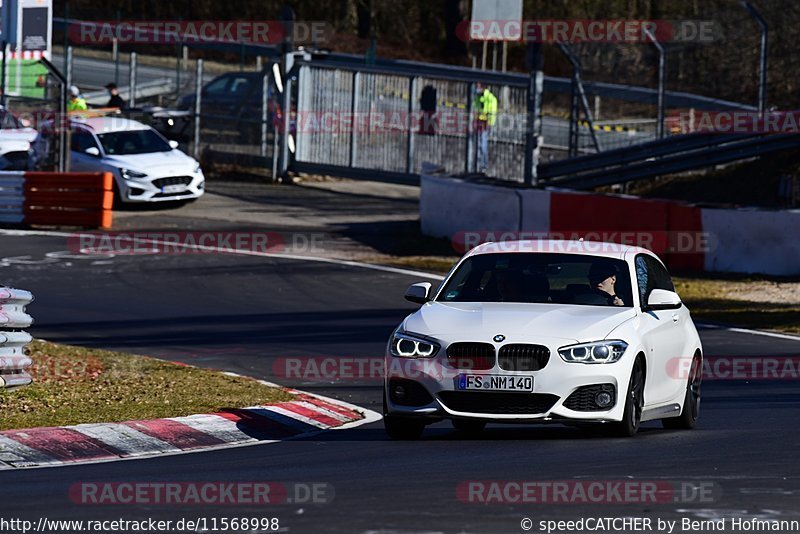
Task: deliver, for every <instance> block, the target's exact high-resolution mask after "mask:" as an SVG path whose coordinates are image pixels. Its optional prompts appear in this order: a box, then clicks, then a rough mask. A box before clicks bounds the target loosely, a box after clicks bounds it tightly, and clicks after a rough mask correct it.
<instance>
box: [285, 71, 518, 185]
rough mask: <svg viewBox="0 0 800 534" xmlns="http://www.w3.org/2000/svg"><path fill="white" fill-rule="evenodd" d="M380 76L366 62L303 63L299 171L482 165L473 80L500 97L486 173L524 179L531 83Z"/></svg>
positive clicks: (412, 171)
mask: <svg viewBox="0 0 800 534" xmlns="http://www.w3.org/2000/svg"><path fill="white" fill-rule="evenodd" d="M487 78H488V79H481V78H475V77H472V79H471V80H470V79H466V80H465V79H453V78H448V77H444V76H440V77H436V76H420V75H414V74H409V73H403V72H397V73H383V72H380V71H378V70H375V69H370V68H367V67H366V66H365V65H363V64H362V65H358V64H349V65H343V64H341V63H338V64H324V63H320V62H316V61H314V60H313V59H307V60H303V61H301V62H300V66H299V69H298V73H297V89H296V122H295V132H296V150H295V153H294V163H295V164H296V166H297V167H298V168H301V169H306V170H313V169H315V168H316V169H318V170H320V171H325V170H326V169H328V170H330V169H332V168H336V167H338V168H340V169H343V170H347V171H350V172H361V173H364V174H369V173H370V172H374V171H381V172H387V173H395V174H406V175H416V174H418V173H419V171H420V169H421V168H422V164H423V163H424V162H430V163H434V164H436V165H438V166H441V167H443V168H445V169H446V170H447V171H448V172H451V173H454V174H462V173H473V172H476V171H477V170H479V169H480V168H481V162H480V161H479V157H480V149H479V138H478V135H479V133H478V131H477V129H476V111H475V110H476V107H475V104H474V102H475V99H476V96H477V94H476V90H475V88H476V83H477V82H482V83H483V84H484V85H485V87H487V88H488V89H489V90H490V91H491V92H492V93H493V94H495V95H496V96H497V98H498V113H497V119H496V122H495V124H494V126H493V127H491V128H490V129H489V134H488V150H487V156H488V165H487V167H486V170H485V172H486V174H487V175H490V176H493V177H496V178H498V179H501V180H508V181H514V182H521V181H522V180H523V174H524V172H523V171H524V147H525V132H526V124H527V122H526V121H527V113H526V109H527V108H526V106H527V86H525V85H524V84H523V83H519V82H518V83H514V84H512V83H498V82H497V81H496V80H495V79H493V78H491V77H487Z"/></svg>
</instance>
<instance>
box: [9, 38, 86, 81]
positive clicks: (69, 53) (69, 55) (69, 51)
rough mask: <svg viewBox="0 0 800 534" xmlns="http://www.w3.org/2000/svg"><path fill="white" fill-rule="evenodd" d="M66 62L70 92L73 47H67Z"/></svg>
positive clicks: (66, 74)
mask: <svg viewBox="0 0 800 534" xmlns="http://www.w3.org/2000/svg"><path fill="white" fill-rule="evenodd" d="M64 61H65V62H66V67H67V70H66V72H65V73H64V75H65V76H66V78H67V90H69V88H70V87H72V47H71V46H68V47H67V56H66V58H65V59H64ZM17 70H19V69H17ZM3 89H5V88H3Z"/></svg>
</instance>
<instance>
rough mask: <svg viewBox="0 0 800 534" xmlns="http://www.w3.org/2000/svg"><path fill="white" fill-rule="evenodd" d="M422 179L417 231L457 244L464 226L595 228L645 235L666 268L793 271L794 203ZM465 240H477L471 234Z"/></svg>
mask: <svg viewBox="0 0 800 534" xmlns="http://www.w3.org/2000/svg"><path fill="white" fill-rule="evenodd" d="M421 186H422V189H421V191H420V223H421V226H422V231H423V233H424V234H426V235H430V236H433V237H445V238H449V239H453V240H454V245H455V246H456V248H459V247H460V246H461V245H463V243H462V241H463V240H464V238H465V237H464V236H465V233H474V234H475V235H477V234H483V235H484V236H486V234H488V233H491V234H493V237H495V238H497V239H512V238H513V237H514V232H519V233H520V235H521V236H522V237H523V238H524V237H525V235H526V234H535V235H555V236H567V237H569V238H575V237H585V238H586V239H596V238H594V237H593V236H592V234H594V235H598V234H600V235H603V236H606V238H607V239H609V240H613V241H618V242H619V240H621V241H622V242H625V243H628V242H630V239H631V236H632V235H634V234H636V235H638V236H639V237H646V238H648V239H649V240H650V241H649V243H648V244H647V248H650V249H651V250H653V251H654V252H656V253H657V254H659V256H661V258H662V259H664V261H665V262H666V263H667V265H668V266H669V267H670V269H673V270H685V271H718V272H732V273H759V274H768V275H780V276H792V275H798V274H800V234H798V232H797V230H796V229H797V228H800V210H784V211H776V210H757V209H713V208H698V207H697V206H693V205H690V204H684V203H680V202H673V201H667V200H650V199H642V198H637V197H630V196H621V195H601V194H593V193H581V192H574V191H564V190H556V189H550V190H545V189H518V188H514V187H508V186H503V185H494V184H491V185H490V184H477V183H471V182H468V181H465V180H462V179H458V178H451V177H449V176H445V175H437V174H429V173H425V172H423V174H422V176H421ZM503 232H511V234H509V235H508V236H503V235H502V233H503ZM615 233H618V234H619V235H615ZM634 239H637V238H634ZM687 240H688V242H687ZM470 243H471V244H472V245H475V244H477V242H475V240H474V239H471V241H470ZM642 244H643V245H644V244H645V243H642Z"/></svg>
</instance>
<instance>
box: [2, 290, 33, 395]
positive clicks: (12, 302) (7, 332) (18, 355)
mask: <svg viewBox="0 0 800 534" xmlns="http://www.w3.org/2000/svg"><path fill="white" fill-rule="evenodd" d="M32 301H33V295H32V294H31V293H30V291H23V290H21V289H11V288H7V287H0V388H15V387H20V386H25V385H28V384H30V383H31V381H32V379H31V375H30V373H29V369H30V367H31V365H32V364H33V362H32V360H31V359H30V357H29V356H28V355H27V354H25V345H27V344H28V343H30V342H31V341H32V339H33V338H32V337H31V335H30V334H28V333H27V332H24V331H23V328H28V327H29V326H30V325H31V323H32V322H33V318H31V316H30V315H28V314H27V313H26V310H25V307H26V306H27V305H28V304H30V303H31V302H32Z"/></svg>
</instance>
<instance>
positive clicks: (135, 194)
mask: <svg viewBox="0 0 800 534" xmlns="http://www.w3.org/2000/svg"><path fill="white" fill-rule="evenodd" d="M116 179H117V185H118V186H119V191H120V195H121V197H122V201H123V202H169V201H174V200H189V199H193V198H199V197H200V196H202V195H203V193H204V192H205V182H206V180H205V177H204V176H203V173H202V172H199V173H192V174H186V175H182V176H173V175H164V176H148V177H147V178H145V179H141V180H125V179H123V178H121V177H117V178H116Z"/></svg>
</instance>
